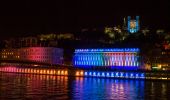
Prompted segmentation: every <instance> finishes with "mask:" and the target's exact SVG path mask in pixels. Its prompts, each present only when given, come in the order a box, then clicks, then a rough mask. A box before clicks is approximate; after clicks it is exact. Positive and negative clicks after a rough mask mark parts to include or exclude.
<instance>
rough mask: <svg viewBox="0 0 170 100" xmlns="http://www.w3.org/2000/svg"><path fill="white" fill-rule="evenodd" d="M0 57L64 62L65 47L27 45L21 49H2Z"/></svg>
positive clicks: (56, 62)
mask: <svg viewBox="0 0 170 100" xmlns="http://www.w3.org/2000/svg"><path fill="white" fill-rule="evenodd" d="M0 59H2V60H13V61H15V60H16V61H27V62H29V61H30V62H40V63H46V64H63V49H60V48H53V47H26V48H20V49H2V50H1V52H0Z"/></svg>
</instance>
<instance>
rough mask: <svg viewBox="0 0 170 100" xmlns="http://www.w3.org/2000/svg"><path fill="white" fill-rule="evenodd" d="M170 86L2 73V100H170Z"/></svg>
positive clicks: (166, 82) (139, 81)
mask: <svg viewBox="0 0 170 100" xmlns="http://www.w3.org/2000/svg"><path fill="white" fill-rule="evenodd" d="M168 98H170V82H168V81H148V80H147V81H146V80H125V79H104V78H83V77H67V76H52V75H34V74H17V73H3V72H0V100H11V99H12V100H67V99H71V100H143V99H145V100H155V99H157V100H168Z"/></svg>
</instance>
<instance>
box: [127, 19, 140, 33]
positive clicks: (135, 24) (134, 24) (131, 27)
mask: <svg viewBox="0 0 170 100" xmlns="http://www.w3.org/2000/svg"><path fill="white" fill-rule="evenodd" d="M127 20H128V23H127V24H128V25H127V30H128V32H130V33H136V32H138V31H139V16H136V19H131V17H130V16H128V17H127Z"/></svg>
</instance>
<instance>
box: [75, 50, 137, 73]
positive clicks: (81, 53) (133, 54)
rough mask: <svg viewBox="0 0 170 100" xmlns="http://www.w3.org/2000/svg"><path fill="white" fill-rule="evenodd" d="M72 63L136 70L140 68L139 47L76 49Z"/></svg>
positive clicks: (84, 66) (93, 66)
mask: <svg viewBox="0 0 170 100" xmlns="http://www.w3.org/2000/svg"><path fill="white" fill-rule="evenodd" d="M73 64H74V65H75V67H79V68H103V67H107V68H110V69H125V70H136V69H139V68H140V59H139V49H138V48H124V49H115V48H113V49H76V50H75V53H74V58H73Z"/></svg>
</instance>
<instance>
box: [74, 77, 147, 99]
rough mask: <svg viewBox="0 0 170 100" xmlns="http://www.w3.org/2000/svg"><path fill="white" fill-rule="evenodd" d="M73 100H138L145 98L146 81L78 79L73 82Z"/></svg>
mask: <svg viewBox="0 0 170 100" xmlns="http://www.w3.org/2000/svg"><path fill="white" fill-rule="evenodd" d="M73 87H74V88H73V99H83V100H89V99H90V100H95V99H96V100H100V99H109V100H110V99H115V100H118V99H121V100H125V99H127V100H136V99H143V98H144V81H141V80H113V79H100V78H81V77H80V78H76V80H75V81H74V82H73Z"/></svg>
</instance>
